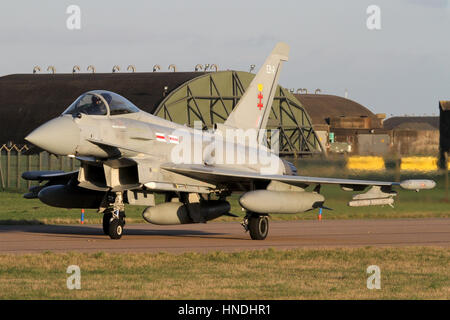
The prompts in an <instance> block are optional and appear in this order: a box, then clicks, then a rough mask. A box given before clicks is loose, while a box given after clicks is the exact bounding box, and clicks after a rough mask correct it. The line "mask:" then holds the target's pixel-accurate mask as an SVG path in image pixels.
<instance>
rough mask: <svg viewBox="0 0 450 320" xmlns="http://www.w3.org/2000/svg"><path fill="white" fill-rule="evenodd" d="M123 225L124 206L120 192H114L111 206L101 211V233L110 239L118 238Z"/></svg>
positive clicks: (121, 232)
mask: <svg viewBox="0 0 450 320" xmlns="http://www.w3.org/2000/svg"><path fill="white" fill-rule="evenodd" d="M124 226H125V206H124V204H123V197H122V193H121V192H118V193H117V194H116V199H115V201H114V204H113V206H111V207H109V208H107V209H106V210H105V211H104V212H103V233H104V234H106V235H109V237H110V238H111V239H120V238H121V237H122V234H123V227H124Z"/></svg>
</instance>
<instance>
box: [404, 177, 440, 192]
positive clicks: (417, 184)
mask: <svg viewBox="0 0 450 320" xmlns="http://www.w3.org/2000/svg"><path fill="white" fill-rule="evenodd" d="M435 186H436V182H434V181H433V180H405V181H402V182H401V183H400V187H402V188H403V189H406V190H417V191H418V190H428V189H433V188H434V187H435Z"/></svg>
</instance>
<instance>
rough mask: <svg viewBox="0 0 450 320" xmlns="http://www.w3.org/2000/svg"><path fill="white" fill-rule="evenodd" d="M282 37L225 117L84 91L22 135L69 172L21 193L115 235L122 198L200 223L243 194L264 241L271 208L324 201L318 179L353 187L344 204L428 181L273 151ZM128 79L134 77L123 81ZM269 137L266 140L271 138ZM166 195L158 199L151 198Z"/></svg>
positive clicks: (383, 197) (169, 221)
mask: <svg viewBox="0 0 450 320" xmlns="http://www.w3.org/2000/svg"><path fill="white" fill-rule="evenodd" d="M288 55H289V46H288V45H287V44H285V43H278V44H277V45H276V46H275V48H274V49H273V51H272V52H271V54H270V55H269V57H268V58H267V59H266V61H265V62H264V64H263V65H262V68H261V69H260V70H259V72H258V73H257V74H256V76H255V77H254V79H253V81H252V82H251V83H250V85H249V87H248V89H247V90H246V91H245V93H244V95H243V96H242V98H241V99H240V100H239V102H238V103H237V105H236V106H235V108H234V109H233V110H232V112H231V113H230V115H229V117H228V119H227V120H226V121H225V122H224V123H217V124H215V125H214V127H213V128H212V129H206V130H205V129H203V128H191V127H187V126H185V125H180V124H177V123H173V122H171V121H168V120H165V119H162V118H159V117H156V116H154V115H151V114H148V113H146V112H144V111H141V110H140V109H139V108H138V107H136V106H135V105H134V104H133V103H131V102H130V101H128V100H127V99H126V98H124V97H122V96H120V95H118V94H116V93H113V92H109V91H104V90H95V91H89V92H87V93H85V94H83V95H81V96H80V97H79V98H77V99H76V100H75V102H73V103H72V104H71V105H70V106H69V107H68V108H67V109H66V110H65V111H64V112H63V113H62V114H61V116H59V117H57V118H55V119H52V120H50V121H48V122H47V123H45V124H43V125H41V126H40V127H38V128H37V129H35V130H34V131H33V132H31V133H30V134H29V135H28V136H27V137H26V140H27V141H29V142H30V143H32V144H34V145H36V146H37V147H39V148H41V149H44V150H46V151H48V152H49V153H51V154H55V155H58V156H69V157H74V158H76V159H78V160H79V161H80V169H79V170H76V171H73V172H61V171H55V172H51V171H50V172H49V171H32V172H25V173H24V174H23V175H22V177H23V178H24V179H26V180H35V181H39V182H42V181H46V183H45V184H40V185H37V186H34V187H32V188H30V191H29V193H27V194H25V195H24V196H25V198H39V199H40V200H41V201H42V202H43V203H45V204H47V205H50V206H55V207H62V208H85V209H86V208H94V209H98V211H99V212H100V213H102V214H103V231H104V233H105V234H106V235H109V236H110V238H111V239H120V238H121V237H122V234H123V228H124V225H125V217H126V216H125V204H130V205H144V206H146V209H145V210H144V212H143V214H142V215H143V218H144V219H145V220H146V221H147V222H149V223H153V224H157V225H177V224H189V223H206V222H207V221H210V220H213V219H215V218H217V217H220V216H223V215H232V214H231V213H230V203H229V202H228V201H227V198H229V197H230V196H231V195H232V194H233V193H238V194H240V195H241V196H240V198H239V204H240V205H241V207H242V208H243V210H244V211H245V212H246V215H245V218H244V220H243V222H242V225H243V227H244V229H245V230H246V231H249V233H250V237H251V239H254V240H264V239H265V238H266V237H267V235H268V231H269V220H268V215H269V214H281V213H283V214H286V213H292V214H294V213H300V212H305V211H308V210H313V209H316V208H325V206H324V202H325V198H324V196H323V195H322V194H320V187H321V186H322V185H325V184H332V185H339V186H340V187H341V188H342V189H343V190H345V191H359V192H363V191H365V190H366V189H368V191H366V192H364V193H359V194H357V195H356V196H353V198H352V200H351V201H350V202H349V205H350V206H367V205H392V203H393V202H394V200H393V197H394V196H395V195H396V192H395V191H394V190H393V187H395V186H399V187H401V188H403V189H408V190H416V191H418V190H421V189H431V188H434V187H435V185H436V184H435V182H434V181H432V180H406V181H403V182H387V181H368V180H351V179H336V178H323V177H321V178H319V177H309V176H301V175H298V172H297V169H296V168H295V166H293V165H292V164H291V163H289V162H288V161H286V160H284V159H280V158H279V157H278V156H277V153H276V151H277V150H276V148H273V147H272V145H273V144H272V143H274V142H275V140H276V137H275V138H273V137H272V136H271V137H270V138H269V137H268V134H267V133H266V132H265V130H264V129H265V128H266V124H267V120H268V117H269V113H270V108H271V106H272V102H273V99H274V95H275V90H276V87H277V83H278V79H279V76H280V72H281V67H282V64H283V62H285V61H287V60H288ZM130 85H131V84H130ZM269 139H270V140H271V147H269V145H268V143H267V142H268V140H269ZM157 194H163V195H164V199H165V202H162V203H158V204H157V203H156V202H155V195H157Z"/></svg>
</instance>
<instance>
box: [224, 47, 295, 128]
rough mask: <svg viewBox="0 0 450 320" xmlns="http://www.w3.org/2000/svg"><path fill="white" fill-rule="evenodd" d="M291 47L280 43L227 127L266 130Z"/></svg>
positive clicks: (237, 106)
mask: <svg viewBox="0 0 450 320" xmlns="http://www.w3.org/2000/svg"><path fill="white" fill-rule="evenodd" d="M288 55H289V46H288V45H287V44H286V43H283V42H279V43H278V44H277V45H276V46H275V48H274V49H273V50H272V52H271V54H270V55H269V57H268V58H267V59H266V61H265V62H264V64H263V66H262V67H261V69H260V70H259V71H258V73H257V74H256V76H255V78H254V79H253V81H252V82H251V83H250V86H249V87H248V88H247V90H246V91H245V93H244V95H243V96H242V98H241V99H240V100H239V103H238V104H237V105H236V107H235V108H234V109H233V111H232V112H231V114H230V116H229V117H228V119H227V120H226V121H225V123H224V124H225V125H226V126H228V127H234V128H236V129H256V130H259V129H265V128H266V124H267V120H268V118H269V114H270V108H271V107H272V102H273V98H274V96H275V91H276V89H277V85H278V78H279V77H280V72H281V65H282V61H288Z"/></svg>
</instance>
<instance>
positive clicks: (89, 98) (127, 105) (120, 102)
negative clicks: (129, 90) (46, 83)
mask: <svg viewBox="0 0 450 320" xmlns="http://www.w3.org/2000/svg"><path fill="white" fill-rule="evenodd" d="M135 112H139V108H138V107H136V106H135V105H134V104H132V103H131V102H130V101H128V100H127V99H125V98H124V97H122V96H121V95H118V94H117V93H114V92H110V91H105V90H95V91H89V92H87V93H85V94H83V95H81V96H80V97H78V99H77V100H75V102H74V103H72V104H71V105H70V106H69V107H68V108H67V109H66V110H65V111H64V112H63V114H71V115H76V114H78V113H84V114H88V115H100V116H106V115H110V116H115V115H119V114H128V113H135Z"/></svg>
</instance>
